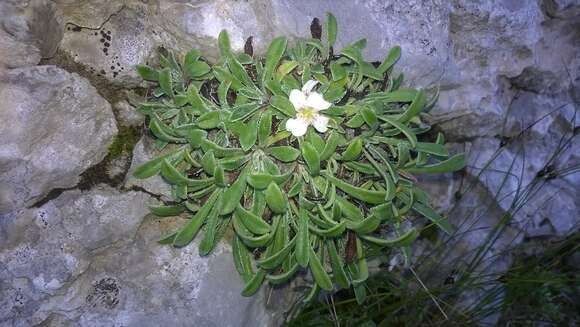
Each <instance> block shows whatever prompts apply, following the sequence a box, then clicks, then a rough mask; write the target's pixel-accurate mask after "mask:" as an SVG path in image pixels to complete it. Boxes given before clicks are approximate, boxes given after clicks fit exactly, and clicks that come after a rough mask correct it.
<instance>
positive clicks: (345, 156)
mask: <svg viewBox="0 0 580 327" xmlns="http://www.w3.org/2000/svg"><path fill="white" fill-rule="evenodd" d="M362 147H363V140H362V139H361V138H360V137H357V138H355V139H354V140H353V141H352V142H350V143H349V145H348V146H347V147H346V150H344V152H343V153H342V156H341V158H340V160H342V161H353V160H356V159H357V158H358V157H359V156H360V154H361V153H362Z"/></svg>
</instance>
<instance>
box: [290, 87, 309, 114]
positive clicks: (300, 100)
mask: <svg viewBox="0 0 580 327" xmlns="http://www.w3.org/2000/svg"><path fill="white" fill-rule="evenodd" d="M289 99H290V102H292V105H293V106H294V109H296V110H298V109H300V108H304V106H305V105H306V95H305V94H304V93H302V91H300V90H296V89H294V90H292V91H290V97H289Z"/></svg>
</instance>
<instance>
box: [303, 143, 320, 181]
mask: <svg viewBox="0 0 580 327" xmlns="http://www.w3.org/2000/svg"><path fill="white" fill-rule="evenodd" d="M301 150H302V157H303V158H304V161H306V165H307V166H308V169H309V170H310V175H312V176H318V174H319V173H320V156H319V154H318V151H316V149H315V148H314V146H312V144H310V142H303V143H302V146H301Z"/></svg>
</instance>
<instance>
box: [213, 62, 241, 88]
mask: <svg viewBox="0 0 580 327" xmlns="http://www.w3.org/2000/svg"><path fill="white" fill-rule="evenodd" d="M213 72H214V75H215V77H216V78H217V79H218V80H219V81H220V82H228V83H230V84H231V87H232V89H234V90H236V91H237V90H239V89H240V88H242V87H243V86H244V85H243V84H242V81H240V80H239V79H238V78H237V77H235V76H234V75H232V74H231V73H230V72H229V71H228V70H227V69H225V68H224V67H220V66H213Z"/></svg>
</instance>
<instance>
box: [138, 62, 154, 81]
mask: <svg viewBox="0 0 580 327" xmlns="http://www.w3.org/2000/svg"><path fill="white" fill-rule="evenodd" d="M137 73H138V74H139V76H141V78H142V79H144V80H147V81H155V82H157V81H158V80H159V73H158V72H157V70H155V69H153V68H151V67H149V66H146V65H137Z"/></svg>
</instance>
